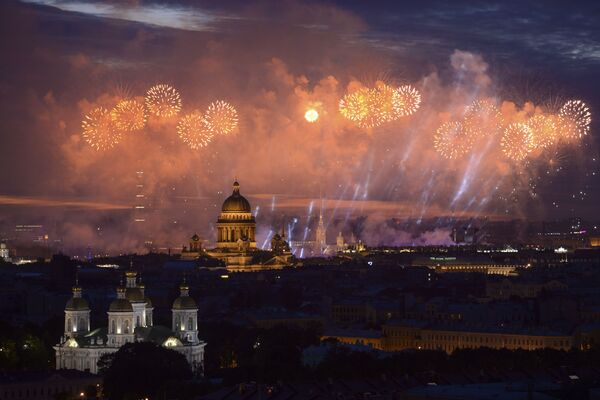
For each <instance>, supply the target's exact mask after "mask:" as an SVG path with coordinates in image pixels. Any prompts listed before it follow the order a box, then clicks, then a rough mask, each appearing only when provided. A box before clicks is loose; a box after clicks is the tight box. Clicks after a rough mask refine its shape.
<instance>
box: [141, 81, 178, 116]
mask: <svg viewBox="0 0 600 400" xmlns="http://www.w3.org/2000/svg"><path fill="white" fill-rule="evenodd" d="M146 108H147V109H148V112H149V113H150V114H152V115H156V116H157V117H165V118H169V117H174V116H176V115H177V114H178V113H179V111H181V97H180V95H179V92H178V91H177V90H176V89H175V88H174V87H172V86H169V85H166V84H159V85H155V86H152V87H151V88H150V90H148V92H147V93H146Z"/></svg>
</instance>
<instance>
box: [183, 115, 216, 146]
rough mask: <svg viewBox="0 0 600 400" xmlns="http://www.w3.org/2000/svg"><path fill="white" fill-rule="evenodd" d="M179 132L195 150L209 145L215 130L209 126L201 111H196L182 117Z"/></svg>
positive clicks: (184, 140) (185, 141)
mask: <svg viewBox="0 0 600 400" xmlns="http://www.w3.org/2000/svg"><path fill="white" fill-rule="evenodd" d="M177 134H178V135H179V137H180V138H181V140H183V142H184V143H186V144H187V145H188V146H190V147H191V148H192V149H194V150H196V149H200V148H202V147H206V146H208V144H209V143H210V141H211V140H212V138H213V132H212V131H211V130H210V129H209V128H208V125H207V123H206V120H205V119H204V116H203V115H202V113H201V112H200V111H194V112H192V113H191V114H187V115H185V116H184V117H183V118H181V119H180V120H179V123H178V124H177Z"/></svg>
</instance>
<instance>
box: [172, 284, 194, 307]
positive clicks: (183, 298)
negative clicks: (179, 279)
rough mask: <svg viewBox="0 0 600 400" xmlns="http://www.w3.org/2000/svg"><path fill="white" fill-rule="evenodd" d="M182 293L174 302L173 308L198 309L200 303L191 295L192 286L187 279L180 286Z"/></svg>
mask: <svg viewBox="0 0 600 400" xmlns="http://www.w3.org/2000/svg"><path fill="white" fill-rule="evenodd" d="M179 291H180V295H179V297H178V298H176V299H175V301H174V302H173V310H197V309H198V304H196V301H195V300H194V299H192V298H191V297H190V287H189V286H188V285H187V283H185V281H184V282H183V283H182V284H181V286H179Z"/></svg>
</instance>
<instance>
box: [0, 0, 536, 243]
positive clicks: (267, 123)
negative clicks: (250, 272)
mask: <svg viewBox="0 0 600 400" xmlns="http://www.w3.org/2000/svg"><path fill="white" fill-rule="evenodd" d="M35 3H37V4H30V3H28V4H19V5H16V6H11V7H10V8H9V11H10V14H11V15H12V16H13V18H12V21H8V22H9V23H8V24H6V25H5V28H4V29H6V31H7V32H10V33H11V38H12V39H11V41H8V40H3V41H2V42H1V43H0V45H1V46H2V47H1V50H2V51H3V54H11V55H12V59H11V60H10V62H7V61H3V64H2V65H3V66H6V68H5V71H6V75H5V78H3V80H2V82H1V87H0V89H1V90H2V94H3V95H2V99H1V100H2V106H3V109H6V110H7V111H8V115H9V116H10V117H9V118H6V119H5V120H3V121H2V124H3V125H2V128H3V129H4V131H5V132H10V134H9V135H3V137H2V138H0V140H1V143H0V144H1V146H2V149H3V150H2V151H3V152H2V155H3V156H4V157H2V158H0V167H1V168H2V169H3V170H10V171H12V172H13V174H14V176H9V175H8V174H7V175H5V176H3V182H2V183H3V188H4V189H3V190H4V193H7V195H6V198H7V199H14V201H15V202H19V201H21V203H22V204H23V203H27V202H29V203H27V204H30V205H32V206H38V205H39V206H42V205H49V204H56V206H57V207H54V205H53V206H52V207H54V208H55V209H53V210H52V212H51V213H46V214H43V215H42V214H41V213H40V214H38V213H36V214H35V218H40V219H43V220H44V221H48V225H52V224H59V223H60V221H62V220H63V219H64V218H63V217H64V214H62V213H61V212H59V211H58V208H59V207H58V206H59V205H62V206H66V207H68V208H73V207H80V208H85V209H88V210H89V211H91V210H92V209H95V210H98V211H100V210H102V211H106V210H108V209H109V208H110V207H109V206H110V205H127V206H128V209H127V208H115V211H118V213H119V218H108V217H107V216H106V215H105V214H104V213H99V214H94V213H92V212H89V213H81V214H78V216H77V218H76V222H77V223H78V224H81V225H84V226H86V227H88V228H89V229H90V230H89V231H86V232H83V233H79V231H78V230H73V229H71V228H72V227H73V224H74V222H70V225H69V226H70V227H71V228H69V229H62V228H61V229H60V235H62V237H63V238H64V240H65V243H68V245H69V246H79V245H81V243H80V242H81V241H82V239H81V238H86V239H85V241H91V242H92V241H93V242H94V245H97V246H98V247H103V246H104V247H106V246H111V248H114V247H112V246H114V243H124V242H123V238H127V246H128V247H130V248H131V249H143V246H144V242H145V241H146V240H148V238H151V239H152V240H154V241H155V242H157V243H167V242H168V243H171V244H177V245H179V244H182V243H185V241H186V240H187V237H188V235H190V234H191V233H193V232H196V231H197V232H199V233H200V234H201V235H202V236H204V237H206V238H209V239H212V237H213V236H211V235H212V234H213V228H214V221H215V219H216V216H217V214H218V211H219V207H220V204H221V202H222V200H223V199H224V198H225V197H226V196H227V195H228V194H229V191H230V185H231V183H232V181H233V179H234V178H236V177H237V178H238V179H239V180H240V182H241V184H242V193H244V194H247V195H248V197H249V198H250V199H251V200H252V202H253V206H255V207H258V208H259V209H260V211H259V223H260V224H264V228H261V232H262V233H261V235H263V236H261V237H260V238H259V242H260V241H261V240H264V237H265V236H266V235H267V234H268V230H269V229H270V228H271V225H276V224H279V223H280V221H281V220H282V218H284V217H286V216H291V215H297V216H302V217H305V216H306V215H307V214H308V211H307V209H308V208H309V207H310V204H311V202H312V203H313V209H314V210H313V214H314V212H315V211H316V208H315V207H314V203H315V202H317V203H318V201H319V198H320V197H324V198H325V199H327V207H328V209H327V210H328V211H327V215H326V218H327V220H328V222H330V223H331V224H338V222H334V221H339V224H340V225H339V227H340V228H342V229H345V228H343V227H342V225H343V224H347V225H348V226H350V225H352V224H353V223H354V221H356V220H357V219H358V218H360V217H361V216H362V215H363V214H369V215H372V217H370V218H369V219H368V223H367V224H366V226H367V228H364V229H363V230H362V231H361V232H362V234H363V235H364V237H363V239H364V240H365V241H367V242H370V241H372V242H373V243H384V242H385V240H386V239H385V235H386V234H388V233H389V234H390V235H392V232H391V231H388V230H387V228H381V230H380V229H379V228H378V226H379V225H382V226H383V227H385V226H387V225H385V223H384V221H385V220H387V219H390V218H405V219H409V220H415V221H422V220H424V219H431V218H433V219H435V218H436V217H439V216H449V217H451V218H462V217H464V218H479V217H480V218H500V216H501V215H508V217H515V216H523V215H525V214H526V213H528V211H529V207H530V204H537V203H536V200H535V199H531V198H530V196H529V194H528V193H529V190H530V186H529V185H530V183H531V182H530V178H532V177H535V176H537V175H536V171H534V170H532V169H525V168H524V169H518V168H516V167H515V166H514V165H512V164H511V163H510V162H508V161H507V160H506V159H505V158H504V157H503V156H502V154H501V152H500V151H499V147H498V135H491V136H490V138H489V140H488V141H483V142H481V143H479V147H478V148H477V149H476V151H475V152H474V153H473V154H472V155H471V156H469V157H465V158H464V159H462V160H458V161H447V160H444V159H443V158H440V157H439V155H438V154H437V153H436V151H435V149H434V148H433V133H434V132H435V131H436V130H437V128H438V127H439V125H440V124H441V123H443V122H446V121H452V120H460V118H462V117H463V116H464V113H465V110H466V108H467V106H469V105H470V104H471V103H472V102H473V100H476V99H491V100H493V101H494V102H497V104H498V106H499V108H500V110H501V113H502V117H503V118H504V119H505V120H506V121H521V120H523V119H525V118H527V117H528V116H529V115H532V114H535V113H543V112H547V111H546V108H545V105H544V104H535V103H533V102H530V103H527V104H522V103H520V102H517V101H515V100H514V99H512V98H506V97H504V96H503V95H501V94H500V93H499V91H498V87H499V86H500V82H498V81H497V78H496V77H495V76H494V75H492V73H491V70H493V62H492V61H490V60H488V59H487V55H486V54H480V53H476V52H473V51H466V50H454V48H455V47H448V48H446V49H445V51H444V52H439V53H436V54H435V58H433V59H435V60H436V61H438V60H439V63H437V64H434V63H430V64H429V65H428V66H427V68H424V67H423V63H422V60H421V59H413V58H412V57H411V56H410V55H403V54H401V55H398V54H395V53H394V54H390V52H389V50H386V49H382V48H381V47H377V46H373V45H372V43H371V42H369V41H368V40H365V38H368V37H369V33H370V32H369V27H368V25H367V24H366V23H365V21H364V20H363V19H362V18H359V17H358V16H357V15H356V14H354V13H352V12H349V11H348V10H347V9H344V8H341V7H335V6H331V5H320V4H316V3H303V2H282V3H281V4H280V3H272V2H262V3H257V4H251V5H249V4H246V3H241V5H240V4H238V5H236V6H235V7H234V6H232V7H231V8H229V9H220V10H219V9H216V8H208V6H204V7H205V8H200V7H191V6H190V7H188V6H185V4H184V5H182V6H174V5H169V6H158V5H155V4H154V3H149V4H146V3H143V4H142V3H140V4H137V3H135V2H134V4H127V5H119V4H116V3H93V4H91V5H88V4H87V3H85V4H84V3H83V2H73V1H45V2H41V1H38V2H35ZM40 3H43V4H48V5H51V6H52V7H42V6H39V4H40ZM5 7H8V6H5ZM182 10H187V11H186V12H188V11H189V12H190V14H189V17H186V16H183V15H182V14H181V13H182ZM157 12H160V15H162V16H164V19H163V20H162V21H160V22H161V23H157V22H156V18H155V17H156V15H157V14H156V13H157ZM482 12H484V11H482ZM5 14H6V13H5ZM132 22H135V23H132ZM72 32H77V35H74V34H72ZM375 40H379V38H375ZM433 42H436V43H437V44H436V43H433ZM441 42H443V40H442V38H437V39H436V40H435V41H433V40H432V41H431V42H430V43H431V44H432V45H433V44H436V45H438V44H439V43H441ZM411 43H412V42H410V40H409V41H407V42H399V43H396V45H397V46H399V47H403V46H404V47H406V46H408V48H410V47H411V46H412V44H411ZM415 43H416V42H415ZM413 44H414V43H413ZM442 57H443V59H442ZM379 80H383V81H386V82H388V83H390V84H404V83H410V84H412V85H413V86H415V87H416V88H418V89H419V90H420V91H421V93H422V98H423V102H422V105H421V109H420V110H419V111H418V112H417V113H416V114H415V115H413V116H410V117H406V118H403V119H401V120H399V121H397V122H395V123H390V124H386V125H384V126H382V127H380V128H376V129H370V130H364V129H360V128H358V127H356V126H355V125H354V124H352V123H351V122H350V121H348V120H345V119H344V118H343V117H341V116H340V115H339V112H338V103H339V99H340V98H341V97H342V96H343V95H344V94H345V93H346V92H347V91H351V90H353V89H354V88H356V87H358V86H361V85H366V86H369V85H374V84H375V83H376V82H377V81H379ZM159 82H166V83H169V84H171V85H173V86H175V87H176V88H178V89H179V91H180V93H181V96H182V99H183V110H182V114H186V113H190V112H193V111H194V110H200V111H202V110H204V109H206V107H207V106H208V104H209V103H210V102H211V101H214V100H217V99H223V100H226V101H228V102H230V103H231V104H233V105H234V106H235V107H236V108H237V110H238V114H239V116H240V121H239V129H238V130H237V132H235V133H233V134H230V135H227V136H219V137H215V138H214V140H213V142H212V143H211V144H210V146H208V147H207V148H205V149H201V150H197V151H194V150H191V149H189V148H188V147H187V146H186V145H185V144H184V143H182V142H181V141H180V139H179V138H178V137H177V133H176V129H175V128H176V123H177V119H173V120H160V119H157V118H150V119H149V121H148V124H147V127H146V128H145V129H144V130H143V131H142V132H136V133H131V134H127V135H126V136H125V137H124V138H123V140H122V142H121V143H119V145H118V146H116V147H115V148H114V149H112V150H109V151H105V152H97V151H96V150H94V149H93V148H91V147H90V146H88V145H87V144H86V143H85V141H84V140H83V139H82V137H81V120H82V117H83V115H85V114H86V113H87V112H89V111H90V110H91V109H93V108H94V107H96V106H103V107H106V108H108V109H110V108H112V107H114V105H115V104H116V103H117V102H118V101H119V100H120V99H122V98H124V97H139V98H140V99H141V97H142V96H144V94H145V92H146V90H147V89H148V88H149V87H151V86H152V85H154V84H156V83H159ZM308 107H314V108H317V109H318V110H319V113H320V116H321V117H320V119H319V121H318V123H316V124H309V123H307V122H306V121H305V120H304V118H303V115H304V112H305V111H306V109H307V108H308ZM4 149H12V150H4ZM13 150H14V151H13ZM140 171H143V175H142V177H140V174H138V172H140ZM516 172H519V173H516ZM513 189H514V190H513ZM140 193H142V194H143V196H144V197H143V200H139V198H138V197H136V196H137V195H139V194H140ZM268 193H278V194H280V195H267V194H268ZM26 199H30V200H26ZM50 199H60V200H56V201H55V203H53V202H52V201H51V200H50ZM78 199H92V200H91V203H89V204H88V203H86V201H87V200H86V201H83V202H81V200H78ZM96 199H102V200H101V201H100V200H96ZM6 201H7V202H8V201H9V200H6ZM10 201H13V200H10ZM140 201H143V202H144V205H145V207H146V208H145V209H144V210H145V211H143V212H145V213H146V214H145V215H146V217H145V218H147V220H148V221H149V222H148V223H147V224H142V225H140V224H136V223H134V222H133V221H134V219H135V218H134V211H133V210H134V209H133V206H134V205H135V204H138V203H139V202H140ZM84 203H85V204H84ZM86 204H87V205H86ZM91 204H98V207H94V206H91ZM100 205H105V206H106V208H102V207H101V206H100ZM536 209H538V212H539V215H542V214H543V208H542V207H536ZM507 211H508V214H507ZM100 214H101V215H100ZM33 217H34V216H31V217H30V218H33ZM301 221H302V223H304V224H305V225H306V226H310V225H311V224H312V223H314V219H310V218H306V219H304V218H301ZM98 226H100V227H102V231H103V232H104V233H103V235H101V236H98V235H97V227H98ZM81 229H85V228H81ZM346 229H347V228H346ZM436 229H442V230H443V229H446V227H432V228H431V229H430V230H429V231H430V233H427V234H426V233H422V232H421V233H420V235H422V237H421V239H418V240H417V239H415V238H414V237H413V233H408V232H406V235H407V236H406V240H412V241H414V240H416V241H417V242H418V241H421V242H423V243H429V242H435V241H436V240H437V241H438V242H440V241H442V239H440V238H441V237H443V236H444V234H440V236H438V233H436V232H438V231H436ZM71 231H72V232H73V233H69V232H71ZM393 231H394V232H396V233H394V234H393V235H392V236H390V237H391V239H390V240H391V241H393V242H394V243H400V242H403V241H404V239H402V240H400V239H398V238H397V237H396V238H394V237H393V236H394V235H403V234H399V233H398V229H395V228H394V229H393Z"/></svg>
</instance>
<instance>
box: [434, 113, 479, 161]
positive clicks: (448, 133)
mask: <svg viewBox="0 0 600 400" xmlns="http://www.w3.org/2000/svg"><path fill="white" fill-rule="evenodd" d="M472 144H473V143H472V141H471V137H470V136H469V135H467V134H466V132H465V130H464V129H463V126H462V124H461V123H460V122H455V121H450V122H445V123H443V124H442V125H440V127H439V128H438V129H437V131H436V132H435V134H434V136H433V147H434V148H435V150H436V151H437V152H438V153H439V154H440V155H441V156H442V157H444V158H447V159H449V160H454V159H457V158H460V157H462V156H464V155H465V154H467V153H468V152H469V150H471V147H472Z"/></svg>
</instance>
